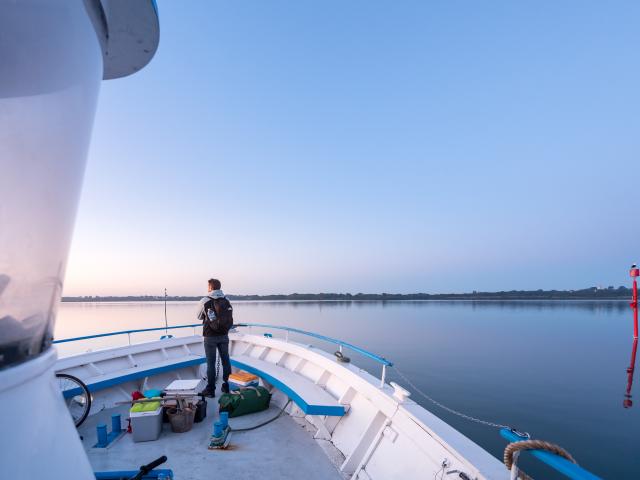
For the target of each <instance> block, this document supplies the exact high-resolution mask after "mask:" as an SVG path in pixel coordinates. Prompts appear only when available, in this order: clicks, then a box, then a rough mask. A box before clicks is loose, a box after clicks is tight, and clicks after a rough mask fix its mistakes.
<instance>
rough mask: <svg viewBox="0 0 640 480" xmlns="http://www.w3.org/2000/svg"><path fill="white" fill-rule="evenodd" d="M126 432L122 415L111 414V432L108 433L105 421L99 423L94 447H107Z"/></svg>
mask: <svg viewBox="0 0 640 480" xmlns="http://www.w3.org/2000/svg"><path fill="white" fill-rule="evenodd" d="M124 432H125V430H123V429H122V423H121V422H120V415H111V432H109V433H107V426H106V425H105V424H104V423H101V424H100V425H98V426H97V427H96V433H97V435H98V442H97V443H96V444H95V445H94V446H93V448H107V447H108V446H109V445H110V444H111V443H113V442H114V441H116V440H117V439H118V438H120V437H121V436H122V435H124ZM132 476H133V475H132Z"/></svg>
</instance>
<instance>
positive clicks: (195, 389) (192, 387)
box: [164, 378, 204, 397]
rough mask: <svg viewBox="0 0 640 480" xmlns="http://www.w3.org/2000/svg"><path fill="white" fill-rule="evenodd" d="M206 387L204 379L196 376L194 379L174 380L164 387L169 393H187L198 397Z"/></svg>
mask: <svg viewBox="0 0 640 480" xmlns="http://www.w3.org/2000/svg"><path fill="white" fill-rule="evenodd" d="M203 389H204V380H202V379H201V378H194V379H193V380H174V381H173V382H171V383H170V384H169V385H167V386H166V387H165V389H164V391H165V393H166V394H167V395H186V396H193V397H197V396H198V394H199V393H200V392H201V391H202V390H203Z"/></svg>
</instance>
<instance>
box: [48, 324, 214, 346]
mask: <svg viewBox="0 0 640 480" xmlns="http://www.w3.org/2000/svg"><path fill="white" fill-rule="evenodd" d="M201 326H202V324H201V323H194V324H192V325H176V326H173V327H157V328H139V329H137V330H120V331H118V332H109V333H97V334H95V335H85V336H84V337H73V338H63V339H62V340H54V341H53V343H66V342H77V341H79V340H90V339H92V338H100V337H113V336H114V335H131V334H132V333H140V332H159V331H160V330H173V329H174V328H196V327H201Z"/></svg>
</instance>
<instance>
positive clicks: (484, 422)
mask: <svg viewBox="0 0 640 480" xmlns="http://www.w3.org/2000/svg"><path fill="white" fill-rule="evenodd" d="M393 368H394V370H395V371H396V372H397V373H398V375H400V377H401V378H402V379H403V380H404V381H405V382H407V384H408V385H409V386H411V388H413V389H414V390H415V391H416V392H418V394H419V395H421V396H422V397H424V398H426V399H427V400H429V401H430V402H431V403H433V404H434V405H436V406H438V407H440V408H442V409H443V410H446V411H447V412H449V413H452V414H453V415H457V416H458V417H460V418H464V419H465V420H469V421H471V422H475V423H479V424H480V425H485V426H487V427H494V428H508V429H511V427H509V426H508V425H501V424H499V423H494V422H490V421H488V420H482V419H481V418H476V417H472V416H471V415H467V414H466V413H462V412H459V411H457V410H454V409H453V408H450V407H447V406H446V405H443V404H442V403H440V402H438V401H437V400H435V399H433V398H431V397H430V396H429V395H427V394H426V393H424V392H423V391H422V390H420V389H419V388H418V387H417V386H416V385H415V384H414V383H413V382H412V381H411V380H410V379H409V377H407V376H406V375H405V374H404V373H402V372H401V371H400V370H398V368H397V367H395V366H394V367H393Z"/></svg>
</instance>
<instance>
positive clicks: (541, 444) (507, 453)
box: [503, 440, 576, 480]
mask: <svg viewBox="0 0 640 480" xmlns="http://www.w3.org/2000/svg"><path fill="white" fill-rule="evenodd" d="M521 450H546V451H547V452H551V453H555V454H556V455H558V456H560V457H563V458H566V459H567V460H569V461H570V462H571V463H576V461H575V460H574V458H573V457H572V456H571V454H570V453H569V452H567V451H566V450H565V449H564V448H562V447H561V446H559V445H556V444H555V443H549V442H545V441H544V440H522V441H521V442H513V443H510V444H509V445H507V446H506V448H505V449H504V458H503V460H504V464H505V465H506V466H507V469H508V470H511V469H512V468H513V467H514V461H513V455H514V454H515V453H516V452H519V451H521ZM518 478H520V479H522V480H533V479H532V478H531V477H530V476H529V475H527V474H526V473H524V472H523V471H522V470H520V471H519V472H518Z"/></svg>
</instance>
